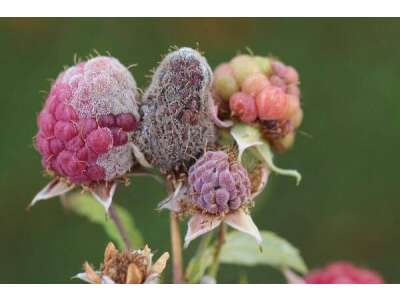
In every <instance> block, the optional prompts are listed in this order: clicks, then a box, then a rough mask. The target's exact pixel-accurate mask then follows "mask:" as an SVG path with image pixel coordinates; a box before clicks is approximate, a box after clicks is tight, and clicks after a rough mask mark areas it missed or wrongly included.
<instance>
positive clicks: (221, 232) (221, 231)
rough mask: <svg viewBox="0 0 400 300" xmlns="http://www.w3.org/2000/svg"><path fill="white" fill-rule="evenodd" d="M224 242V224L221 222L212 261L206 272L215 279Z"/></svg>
mask: <svg viewBox="0 0 400 300" xmlns="http://www.w3.org/2000/svg"><path fill="white" fill-rule="evenodd" d="M224 243H225V225H224V223H221V225H220V226H219V233H218V241H217V244H216V246H215V251H214V257H213V262H212V265H211V267H210V271H209V272H208V275H209V276H211V277H213V278H215V279H217V275H218V270H219V255H220V253H221V249H222V246H223V245H224Z"/></svg>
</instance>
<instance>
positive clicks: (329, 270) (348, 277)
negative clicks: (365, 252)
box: [304, 262, 384, 284]
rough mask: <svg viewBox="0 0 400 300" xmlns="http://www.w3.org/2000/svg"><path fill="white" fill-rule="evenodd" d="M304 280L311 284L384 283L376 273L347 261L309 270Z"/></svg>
mask: <svg viewBox="0 0 400 300" xmlns="http://www.w3.org/2000/svg"><path fill="white" fill-rule="evenodd" d="M304 280H305V282H306V283H312V284H317V283H320V284H338V283H347V284H359V283H366V284H371V283H384V280H383V278H382V277H381V276H380V275H379V274H378V273H376V272H374V271H371V270H368V269H365V268H360V267H357V266H354V265H353V264H351V263H349V262H334V263H331V264H330V265H328V266H326V267H325V268H322V269H319V270H314V271H311V272H310V273H309V274H308V275H307V276H306V277H305V278H304Z"/></svg>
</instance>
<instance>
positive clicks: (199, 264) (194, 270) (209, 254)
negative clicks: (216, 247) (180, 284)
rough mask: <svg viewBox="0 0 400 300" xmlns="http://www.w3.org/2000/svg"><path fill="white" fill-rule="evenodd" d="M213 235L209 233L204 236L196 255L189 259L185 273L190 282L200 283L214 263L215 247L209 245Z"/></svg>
mask: <svg viewBox="0 0 400 300" xmlns="http://www.w3.org/2000/svg"><path fill="white" fill-rule="evenodd" d="M211 236H212V234H210V233H209V234H207V235H205V236H204V237H203V238H202V240H201V242H200V245H199V247H198V249H197V253H196V255H195V256H194V257H193V258H192V259H191V260H190V261H189V264H188V266H187V268H186V275H185V277H186V280H187V282H188V283H198V282H199V281H200V280H201V279H202V278H203V275H204V274H205V272H206V270H207V269H208V267H209V266H210V265H211V264H212V261H213V248H212V247H208V244H209V242H210V239H211ZM207 247H208V248H207Z"/></svg>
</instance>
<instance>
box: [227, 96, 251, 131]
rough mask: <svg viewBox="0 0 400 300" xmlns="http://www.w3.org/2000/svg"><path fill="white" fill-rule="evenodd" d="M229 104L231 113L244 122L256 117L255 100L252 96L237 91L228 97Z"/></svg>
mask: <svg viewBox="0 0 400 300" xmlns="http://www.w3.org/2000/svg"><path fill="white" fill-rule="evenodd" d="M229 106H230V109H231V112H232V115H234V116H238V117H239V119H240V120H241V121H243V122H245V123H251V122H254V121H255V120H256V119H257V109H256V101H255V99H254V98H253V97H252V96H249V95H247V94H245V93H243V92H237V93H235V94H233V95H232V96H231V98H230V99H229Z"/></svg>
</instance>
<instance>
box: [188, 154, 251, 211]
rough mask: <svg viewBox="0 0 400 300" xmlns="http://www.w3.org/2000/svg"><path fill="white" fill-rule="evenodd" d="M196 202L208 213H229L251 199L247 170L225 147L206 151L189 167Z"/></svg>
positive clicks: (193, 196) (193, 199) (190, 183)
mask: <svg viewBox="0 0 400 300" xmlns="http://www.w3.org/2000/svg"><path fill="white" fill-rule="evenodd" d="M188 180H189V186H190V196H191V200H192V201H193V203H194V204H195V205H196V206H197V207H198V208H200V209H201V210H204V211H205V212H207V213H209V214H224V213H225V214H226V213H229V212H230V211H233V210H236V209H238V208H240V207H242V206H243V205H246V204H248V203H249V202H250V194H251V183H250V179H249V175H248V173H247V170H246V169H245V168H244V167H243V166H242V165H241V164H240V163H239V162H237V161H231V160H230V158H229V156H228V154H227V153H225V152H223V151H208V152H206V153H205V154H204V155H203V156H202V157H201V158H200V159H199V160H197V162H196V163H195V164H194V165H193V166H192V167H191V168H190V170H189V179H188Z"/></svg>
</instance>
